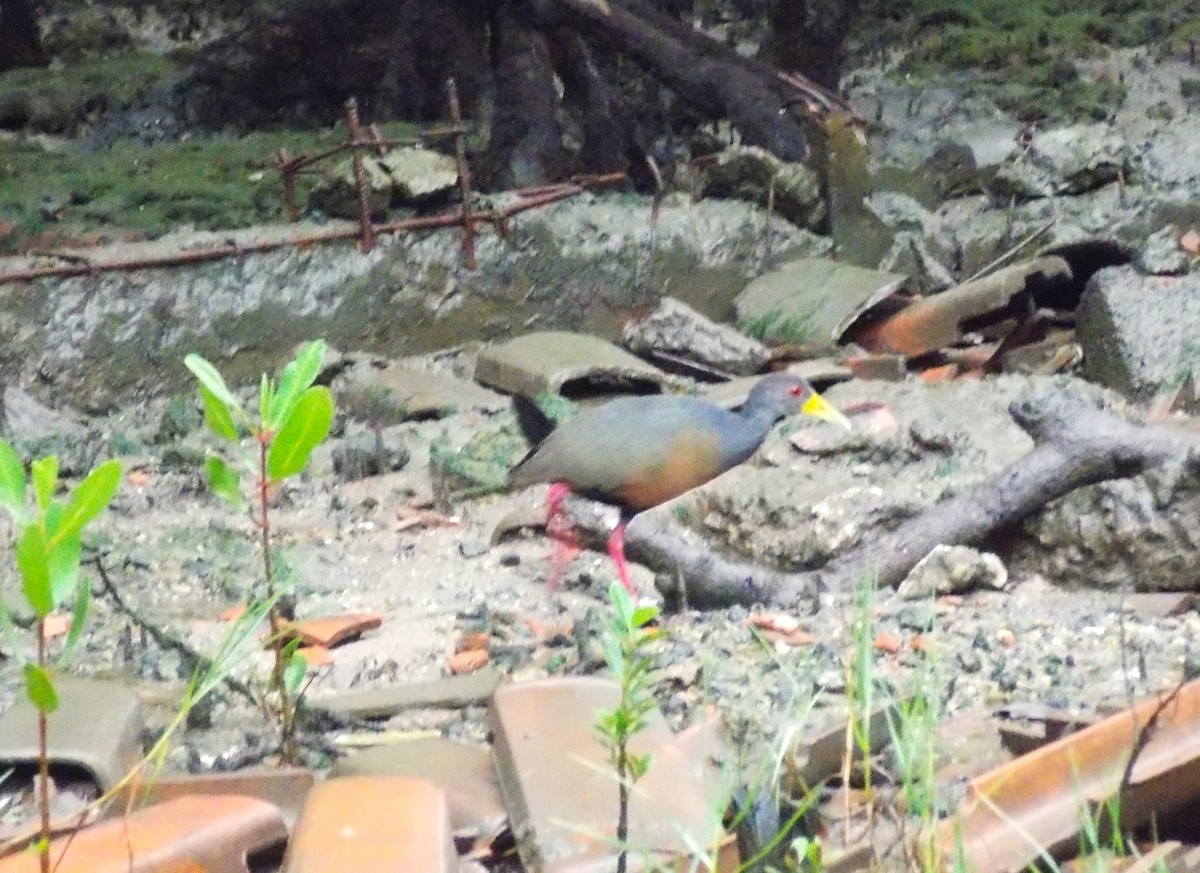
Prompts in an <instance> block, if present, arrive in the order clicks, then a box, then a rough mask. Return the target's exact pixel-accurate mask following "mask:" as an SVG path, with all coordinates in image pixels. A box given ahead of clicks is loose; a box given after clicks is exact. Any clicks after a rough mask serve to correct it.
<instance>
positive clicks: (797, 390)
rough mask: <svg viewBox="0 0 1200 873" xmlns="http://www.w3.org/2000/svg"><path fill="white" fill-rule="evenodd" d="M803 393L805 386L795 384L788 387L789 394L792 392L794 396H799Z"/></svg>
mask: <svg viewBox="0 0 1200 873" xmlns="http://www.w3.org/2000/svg"><path fill="white" fill-rule="evenodd" d="M803 393H804V388H803V387H802V386H800V385H793V386H792V387H791V388H789V389H788V394H791V395H792V396H793V397H799V396H800V395H801V394H803Z"/></svg>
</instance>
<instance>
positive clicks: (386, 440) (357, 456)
mask: <svg viewBox="0 0 1200 873" xmlns="http://www.w3.org/2000/svg"><path fill="white" fill-rule="evenodd" d="M330 451H331V454H332V458H333V472H334V473H335V474H337V475H338V476H340V477H341V478H342V479H344V480H346V481H347V482H353V481H355V480H357V479H365V478H367V477H368V476H380V475H382V474H384V473H393V472H395V471H396V470H402V469H403V468H404V465H405V464H407V463H408V459H409V457H410V453H409V449H408V446H407V444H406V443H405V441H404V438H403V436H402V435H401V434H399V433H397V432H396V431H395V430H392V429H391V428H388V429H385V430H383V431H381V432H380V433H379V434H376V433H374V432H372V431H360V432H359V433H356V434H354V435H352V436H346V437H342V438H341V439H340V440H338V441H337V442H336V443H335V444H334V445H332V446H331V447H330Z"/></svg>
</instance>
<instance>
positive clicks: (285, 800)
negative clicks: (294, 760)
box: [121, 767, 315, 824]
mask: <svg viewBox="0 0 1200 873" xmlns="http://www.w3.org/2000/svg"><path fill="white" fill-rule="evenodd" d="M314 782H315V779H314V778H313V774H312V771H311V770H308V769H306V768H304V767H264V768H262V769H251V770H239V771H237V772H236V773H203V774H195V775H193V774H188V775H183V776H163V775H161V774H160V775H158V776H157V777H156V778H154V779H153V780H151V781H150V782H149V783H148V784H144V785H133V786H129V787H127V788H126V790H125V792H124V794H123V795H122V799H121V804H122V805H123V804H125V803H126V802H128V800H130V799H132V800H133V803H134V806H153V805H154V804H158V803H164V802H166V801H168V800H175V799H176V798H179V797H198V796H208V795H214V794H229V795H237V796H239V797H254V798H257V799H259V800H265V801H266V802H268V803H272V804H274V805H275V806H276V807H278V808H279V810H280V811H281V812H282V813H283V818H284V820H285V821H286V822H288V823H289V824H292V823H294V822H295V821H296V817H297V816H298V815H299V814H300V807H301V806H302V805H303V804H304V798H305V797H307V796H308V792H309V791H310V790H312V787H313V783H314Z"/></svg>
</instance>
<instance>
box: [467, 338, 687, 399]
mask: <svg viewBox="0 0 1200 873" xmlns="http://www.w3.org/2000/svg"><path fill="white" fill-rule="evenodd" d="M475 379H476V380H477V381H479V382H481V383H482V384H484V385H488V386H490V387H492V388H497V389H499V390H501V391H507V392H508V393H510V394H525V395H527V396H530V397H532V396H534V395H536V394H540V393H542V392H549V393H551V394H562V395H563V396H564V397H582V396H587V395H590V394H596V393H601V392H604V391H606V390H626V391H632V392H634V393H637V394H656V393H658V392H660V391H661V390H662V386H663V382H664V380H665V379H666V376H665V374H664V373H663V372H662V371H661V370H659V369H658V368H656V367H652V366H651V365H649V364H647V363H646V362H645V361H643V360H641V359H640V358H638V357H635V356H634V355H631V354H630V353H629V352H627V351H625V350H624V349H621V348H618V347H617V346H615V345H613V344H612V343H610V342H608V341H606V340H602V339H600V338H599V337H594V336H588V335H587V334H581V333H570V332H568V331H541V332H538V333H528V334H525V335H524V336H519V337H516V338H515V339H511V340H508V341H507V342H503V343H498V344H496V345H491V346H488V347H487V348H485V349H483V350H482V351H480V352H479V357H478V358H477V359H476V363H475Z"/></svg>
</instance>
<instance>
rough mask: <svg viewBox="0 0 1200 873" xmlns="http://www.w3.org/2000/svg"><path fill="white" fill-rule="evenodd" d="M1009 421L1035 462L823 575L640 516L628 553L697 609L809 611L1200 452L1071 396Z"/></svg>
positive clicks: (844, 558)
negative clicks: (1052, 505) (934, 555)
mask: <svg viewBox="0 0 1200 873" xmlns="http://www.w3.org/2000/svg"><path fill="white" fill-rule="evenodd" d="M1009 412H1010V414H1011V415H1012V417H1013V419H1014V420H1015V421H1016V422H1017V424H1018V425H1020V426H1021V428H1023V429H1024V430H1025V431H1026V432H1027V433H1028V434H1029V435H1030V436H1031V437H1033V440H1034V447H1033V449H1032V450H1031V451H1030V452H1029V453H1028V454H1026V455H1025V456H1024V457H1022V458H1020V459H1019V460H1017V461H1014V462H1013V463H1011V464H1009V465H1008V466H1007V467H1005V468H1004V469H1002V470H1000V471H999V472H998V473H997V474H996V475H995V476H993V477H992V478H991V479H989V480H988V481H986V482H983V483H981V484H980V485H978V486H977V487H975V488H974V489H972V490H970V491H968V492H966V493H963V494H961V495H958V496H955V497H952V498H950V499H948V500H945V501H942V502H941V503H938V504H936V505H934V506H932V507H930V508H929V509H927V510H926V511H925V512H923V513H921V514H920V515H918V516H916V517H914V518H912V519H910V520H908V521H906V522H905V523H903V524H901V525H900V526H899V527H898V528H897V529H896V530H894V531H891V532H888V533H882V534H879V535H877V536H874V537H871V538H869V539H867V540H865V541H863V542H861V543H859V544H858V545H857V546H855V547H853V548H851V549H850V550H849V551H847V552H846V553H844V554H842V555H841V556H839V557H837V558H835V559H834V560H832V561H830V562H829V563H828V564H826V565H825V566H824V567H822V568H821V569H820V570H816V571H811V572H804V573H780V572H775V571H771V570H768V569H764V568H762V567H756V566H753V565H748V564H744V563H738V562H733V561H729V560H727V559H725V558H723V557H721V556H719V555H717V554H715V553H713V552H712V551H711V550H709V549H708V548H707V547H706V546H705V545H704V543H703V541H702V540H701V538H700V537H699V536H698V535H695V534H692V533H686V534H685V533H682V532H681V531H680V530H679V529H678V528H677V527H675V526H674V525H671V524H670V523H669V522H668V521H666V520H664V518H663V517H662V514H659V516H658V517H655V516H639V517H638V518H637V519H635V520H634V522H633V523H632V524H630V526H629V530H628V532H627V534H626V538H625V543H626V550H627V553H628V555H629V557H630V558H631V559H633V560H635V561H638V562H640V563H643V564H645V565H647V566H648V567H650V568H652V569H654V570H655V571H656V572H658V573H659V574H660V578H661V579H664V580H665V583H664V582H661V581H660V585H662V586H663V589H664V593H665V594H667V596H668V597H670V598H673V599H675V600H677V601H681V602H686V603H687V605H689V606H691V607H694V608H719V607H723V606H729V605H732V604H745V605H751V604H755V603H765V604H770V605H773V606H776V607H782V608H788V609H797V608H801V607H804V606H806V605H810V604H812V603H813V602H814V600H815V595H816V594H817V593H818V592H820V591H822V590H833V591H841V590H846V589H848V588H850V587H851V586H853V585H854V584H855V582H856V581H857V580H859V579H862V578H865V577H874V578H875V579H876V580H878V584H880V585H889V586H893V585H896V584H898V583H899V582H900V581H901V580H902V579H903V578H904V577H905V575H907V574H908V572H909V571H910V570H911V569H912V568H913V566H915V565H916V563H917V562H918V561H919V560H921V558H923V557H925V555H927V554H928V553H929V552H930V551H931V550H932V549H933V548H934V547H935V546H937V545H941V544H946V545H955V544H966V545H978V544H980V543H982V542H983V541H984V540H986V538H987V537H988V536H989V535H990V534H993V533H994V532H996V531H999V530H1002V529H1004V528H1007V527H1011V526H1012V525H1015V524H1017V523H1019V522H1021V521H1022V520H1024V519H1025V518H1028V517H1029V516H1031V515H1033V514H1034V513H1036V512H1037V511H1038V510H1040V509H1041V508H1042V507H1043V506H1045V505H1046V504H1047V503H1049V502H1050V501H1052V500H1056V499H1058V498H1060V497H1063V496H1064V495H1066V494H1069V493H1070V492H1072V491H1074V490H1075V489H1077V488H1082V487H1083V486H1085V485H1092V484H1095V483H1097V482H1103V481H1106V480H1109V479H1121V478H1128V477H1130V476H1136V475H1138V474H1139V473H1143V472H1145V471H1147V470H1150V469H1153V468H1154V467H1157V466H1160V465H1162V464H1164V463H1167V462H1169V461H1172V460H1180V459H1185V458H1188V457H1192V456H1194V453H1196V452H1197V451H1198V450H1200V432H1196V431H1188V430H1180V429H1175V428H1172V427H1169V426H1165V425H1143V424H1138V423H1135V422H1131V421H1127V420H1126V419H1124V418H1121V417H1120V416H1119V415H1117V414H1116V413H1114V412H1111V411H1108V410H1104V409H1100V408H1098V407H1097V406H1096V405H1095V404H1093V403H1090V402H1089V401H1087V400H1084V399H1082V398H1080V397H1078V396H1076V395H1073V394H1070V393H1067V392H1060V393H1056V394H1051V395H1049V396H1047V397H1043V398H1040V399H1039V400H1037V401H1036V402H1034V401H1023V402H1017V403H1013V404H1012V405H1011V406H1010V407H1009ZM581 503H582V502H581ZM571 512H572V514H574V515H576V517H577V519H578V520H579V525H580V529H581V531H583V532H585V533H586V534H588V535H589V536H590V537H594V538H597V539H598V538H599V537H601V536H604V535H607V526H606V525H605V524H604V522H603V516H602V515H601V514H599V513H597V512H595V511H592V512H587V511H585V508H583V507H581V506H580V505H579V504H575V505H573V506H572V508H571Z"/></svg>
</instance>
